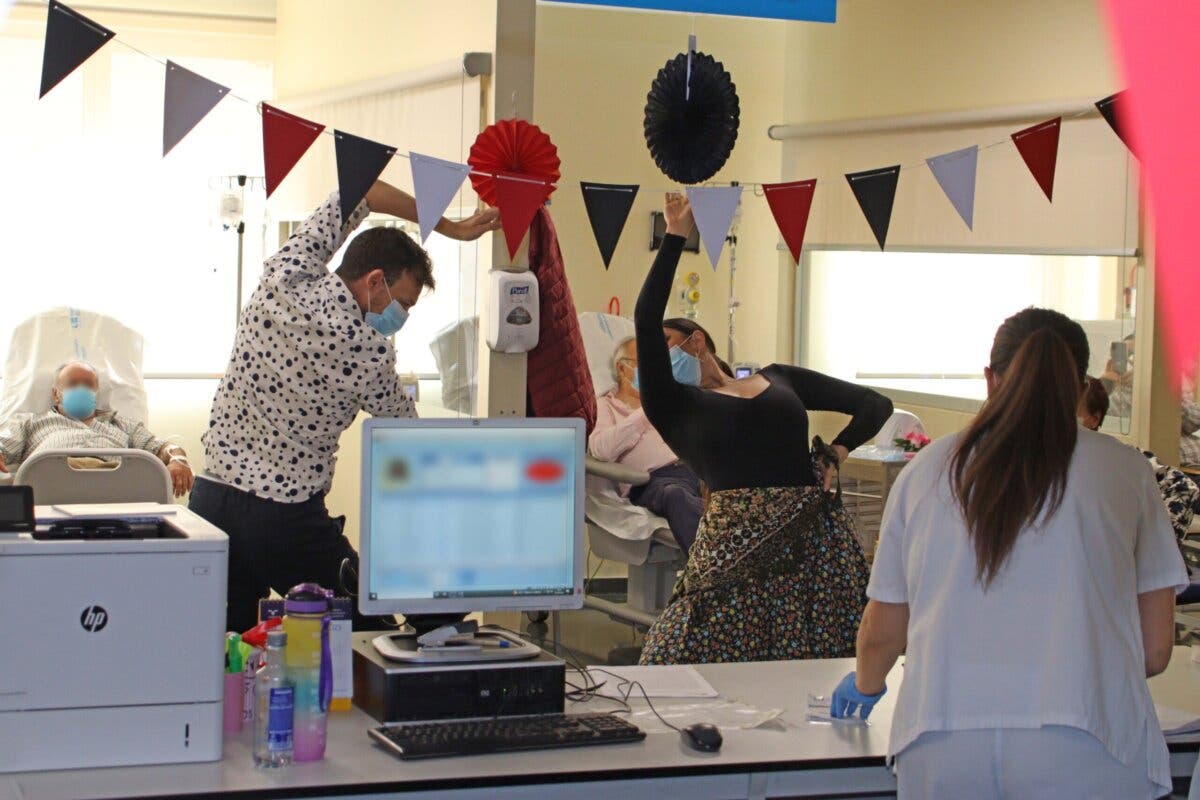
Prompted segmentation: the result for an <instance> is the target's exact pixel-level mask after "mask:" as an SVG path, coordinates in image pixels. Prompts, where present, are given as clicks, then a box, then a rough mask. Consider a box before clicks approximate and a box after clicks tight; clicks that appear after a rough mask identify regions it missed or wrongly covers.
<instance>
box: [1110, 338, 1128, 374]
mask: <svg viewBox="0 0 1200 800" xmlns="http://www.w3.org/2000/svg"><path fill="white" fill-rule="evenodd" d="M1108 358H1109V360H1110V361H1111V362H1112V369H1113V372H1115V373H1117V374H1118V375H1123V374H1124V373H1126V372H1128V371H1129V345H1128V344H1126V343H1125V342H1113V343H1112V344H1110V345H1109V347H1108Z"/></svg>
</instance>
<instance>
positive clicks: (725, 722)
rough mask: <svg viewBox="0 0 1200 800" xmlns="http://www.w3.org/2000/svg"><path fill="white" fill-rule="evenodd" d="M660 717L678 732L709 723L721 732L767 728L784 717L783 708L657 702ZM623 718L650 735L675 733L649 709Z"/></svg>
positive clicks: (641, 708)
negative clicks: (698, 724)
mask: <svg viewBox="0 0 1200 800" xmlns="http://www.w3.org/2000/svg"><path fill="white" fill-rule="evenodd" d="M654 708H655V709H656V710H657V711H658V714H659V716H661V717H662V718H663V719H665V720H666V721H667V722H669V723H671V724H672V725H674V726H675V727H677V728H684V727H687V726H688V725H694V724H696V723H698V722H709V723H712V724H713V725H716V726H717V727H718V728H721V729H723V730H725V729H740V730H750V729H751V728H757V727H759V726H760V725H765V724H766V723H768V722H770V721H771V720H773V719H775V718H777V717H778V716H779V715H780V714H782V713H783V709H782V708H766V709H762V708H755V707H754V706H749V705H746V704H745V703H739V702H736V701H733V700H722V701H719V702H711V701H710V702H707V703H665V702H662V701H656V702H655V703H654ZM621 716H623V717H625V718H626V719H628V720H629V721H630V722H632V723H633V724H634V725H637V726H638V727H639V728H641V729H642V730H644V731H645V732H646V733H675V731H673V730H671V729H670V728H668V727H667V726H666V725H664V724H663V723H662V721H661V720H660V719H659V718H658V717H657V716H655V715H654V712H653V711H651V710H650V708H649V707H648V706H638V707H635V708H634V709H633V711H632V712H630V713H629V714H622V715H621Z"/></svg>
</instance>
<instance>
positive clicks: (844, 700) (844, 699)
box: [829, 672, 887, 719]
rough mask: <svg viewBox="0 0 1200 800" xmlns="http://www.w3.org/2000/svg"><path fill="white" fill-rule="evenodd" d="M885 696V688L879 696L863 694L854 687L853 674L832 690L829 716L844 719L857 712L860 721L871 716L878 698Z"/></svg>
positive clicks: (848, 675)
mask: <svg viewBox="0 0 1200 800" xmlns="http://www.w3.org/2000/svg"><path fill="white" fill-rule="evenodd" d="M885 694H887V686H884V687H883V691H882V692H880V693H879V694H863V693H862V692H860V691H859V690H858V688H857V687H855V685H854V673H853V672H851V673H849V674H847V675H846V677H844V678H842V682H841V683H839V684H838V685H837V688H836V689H834V690H833V699H832V700H830V702H829V714H830V716H832V717H833V718H834V719H846V718H848V717H852V716H854V712H855V711H856V710H857V711H858V716H859V717H860V718H861V719H866V718H867V717H869V716H871V711H872V710H873V709H874V708H875V704H876V703H878V702H879V698H881V697H883V696H884V695H885Z"/></svg>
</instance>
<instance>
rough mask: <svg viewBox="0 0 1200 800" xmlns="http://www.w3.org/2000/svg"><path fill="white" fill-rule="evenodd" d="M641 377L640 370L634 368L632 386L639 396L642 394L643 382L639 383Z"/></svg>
mask: <svg viewBox="0 0 1200 800" xmlns="http://www.w3.org/2000/svg"><path fill="white" fill-rule="evenodd" d="M639 377H640V376H639V375H638V370H637V367H634V368H633V380H632V381H630V384H631V385H632V386H633V390H634V391H635V392H637V393H638V394H641V392H642V383H641V381H639V380H638V378H639Z"/></svg>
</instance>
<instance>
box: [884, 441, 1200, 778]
mask: <svg viewBox="0 0 1200 800" xmlns="http://www.w3.org/2000/svg"><path fill="white" fill-rule="evenodd" d="M957 441H958V437H946V438H944V439H941V440H939V441H937V442H935V443H934V444H932V445H930V446H929V447H927V448H926V449H925V450H924V451H923V452H922V453H921V454H920V455H919V456H918V457H917V458H916V459H914V460H913V461H912V463H911V464H909V465H908V466H907V467H906V468H905V470H904V471H903V472H902V473H901V475H900V478H899V480H898V481H897V482H896V485H895V487H894V488H893V489H892V492H891V494H890V496H889V498H888V504H887V508H886V510H885V512H884V519H883V524H882V527H881V531H880V539H879V550H878V553H877V555H876V557H875V562H874V566H873V570H872V574H871V582H870V586H869V587H868V589H867V594H868V595H869V596H870V597H871V598H872V599H874V600H878V601H881V602H885V603H907V604H908V606H909V623H908V649H907V653H906V655H905V659H904V682H903V684H902V685H901V687H900V692H899V695H898V697H897V700H896V712H895V715H894V717H893V720H892V731H891V742H890V745H889V747H888V756H889V758H891V757H895V756H897V754H899V757H898V758H897V773H898V776H899V782H900V788H901V796H902V797H903V796H905V793H904V792H905V788H906V783H907V785H908V789H909V792H910V794H911V795H912V796H931V797H941V796H954V795H957V796H960V797H967V796H970V797H978V798H984V797H1018V796H1020V797H1029V796H1034V795H1031V794H1030V793H1029V792H1030V787H1032V786H1044V787H1045V788H1046V789H1047V790H1057V791H1058V792H1059V793H1060V794H1058V795H1056V796H1062V797H1082V796H1088V797H1092V796H1095V797H1120V798H1122V800H1132V798H1135V797H1139V796H1141V797H1147V798H1150V797H1156V796H1159V795H1162V794H1165V793H1166V792H1167V791H1169V789H1170V786H1171V777H1170V767H1169V764H1168V757H1167V748H1166V743H1165V741H1164V739H1163V735H1162V732H1161V730H1160V728H1159V724H1158V719H1157V717H1156V716H1155V713H1154V705H1153V703H1152V702H1151V699H1150V693H1149V690H1148V689H1147V686H1146V681H1145V656H1144V652H1143V645H1142V635H1141V625H1140V618H1139V615H1138V605H1137V596H1138V595H1139V594H1141V593H1144V592H1150V591H1153V590H1155V589H1162V588H1165V587H1175V588H1176V589H1179V588H1182V587H1183V586H1185V585H1186V584H1187V582H1188V575H1187V571H1186V570H1185V569H1184V564H1183V559H1182V557H1181V556H1180V554H1179V549H1178V547H1177V545H1176V543H1175V536H1174V533H1173V532H1172V530H1171V525H1170V522H1169V520H1168V519H1167V515H1166V512H1165V510H1164V509H1163V504H1162V500H1161V498H1160V496H1159V493H1158V488H1157V486H1156V485H1155V483H1154V475H1153V474H1152V472H1151V471H1150V469H1149V468H1148V467H1147V464H1146V460H1145V459H1144V458H1143V457H1142V456H1141V455H1140V454H1139V453H1138V452H1137V451H1136V450H1134V449H1133V448H1130V447H1126V446H1125V445H1123V444H1121V443H1119V442H1117V441H1116V440H1115V439H1112V438H1110V437H1108V436H1105V435H1103V434H1098V433H1094V432H1092V431H1088V430H1085V429H1083V428H1080V430H1079V440H1078V444H1077V445H1076V448H1075V452H1074V454H1073V456H1072V458H1071V465H1070V469H1069V472H1068V478H1067V485H1066V490H1065V493H1064V496H1063V500H1062V505H1061V507H1060V508H1059V509H1058V511H1057V512H1056V513H1055V514H1054V515H1053V516H1051V517H1049V518H1048V519H1047V518H1046V517H1045V515H1044V514H1043V518H1042V519H1041V520H1039V523H1038V525H1037V526H1035V527H1032V528H1028V529H1026V530H1023V531H1022V532H1021V534H1020V536H1019V538H1018V539H1017V542H1016V544H1015V546H1014V547H1013V550H1012V554H1011V556H1010V558H1009V560H1008V561H1007V562H1006V563H1005V565H1004V566H1003V567H1002V568H1001V570H1000V572H999V573H998V574H997V576H996V578H995V580H994V581H993V582H992V584H991V586H990V587H989V588H988V589H987V591H984V589H983V587H982V586H981V584H980V582H979V581H978V580H977V579H976V566H975V552H974V548H973V547H972V545H971V542H970V541H969V539H968V537H967V530H966V527H965V525H964V523H963V520H962V515H961V513H960V511H959V510H958V505H957V503H956V501H955V499H954V497H953V495H952V493H951V490H950V483H949V476H948V469H949V460H950V458H951V457H952V455H953V453H954V448H955V446H956V444H957ZM1051 726H1057V727H1051ZM1009 729H1020V730H1024V731H1026V732H1028V733H1023V734H1020V735H1017V734H1016V732H1015V731H1014V732H1013V735H1010V736H1009V737H1008V738H1007V740H1006V739H1005V738H1004V735H1003V734H1004V732H1005V731H1007V730H1009ZM1064 729H1077V731H1083V732H1086V733H1087V734H1090V737H1093V738H1094V739H1095V741H1096V743H1098V744H1099V746H1098V747H1093V748H1092V749H1091V750H1089V749H1088V740H1087V737H1083V738H1084V740H1083V741H1080V740H1079V737H1078V734H1077V732H1074V731H1070V730H1064ZM1034 730H1037V731H1040V732H1039V733H1038V734H1037V736H1038V737H1041V738H1040V740H1039V741H1034V742H1030V741H1029V739H1030V738H1031V736H1032V735H1033V734H1032V732H1033V731H1034ZM989 731H991V732H996V731H999V732H1000V733H998V734H996V735H994V736H992V735H988V734H987V733H984V734H981V733H980V732H989ZM937 732H950V735H949V736H943V735H939V734H937ZM955 732H973V733H970V734H963V735H956V733H955ZM924 734H931V735H930V736H928V737H925V738H922V737H923V735H924ZM918 739H921V742H919V743H918ZM915 743H916V744H918V746H915V747H914V744H915ZM1006 745H1007V746H1006ZM910 747H912V752H911V754H909V753H907V751H908V749H909V748H910ZM1089 753H1090V755H1089ZM972 754H973V755H972ZM909 755H911V756H912V759H913V760H912V761H911V762H909V761H907V760H906V759H907V758H908V756H909ZM1109 762H1117V763H1115V764H1114V763H1109ZM908 766H912V767H913V770H912V771H911V773H910V774H909V776H908V777H909V778H912V779H913V780H909V781H906V780H905V779H906V767H908ZM1089 770H1090V771H1091V774H1095V775H1097V776H1107V777H1104V779H1103V780H1102V782H1101V783H1100V785H1101V787H1104V786H1108V787H1109V788H1110V789H1111V791H1109V792H1108V793H1101V794H1080V789H1081V788H1082V784H1081V781H1082V780H1083V778H1082V777H1081V776H1082V775H1084V774H1085V773H1089ZM916 773H922V774H921V775H917V774H916ZM1117 775H1124V778H1125V783H1121V782H1120V781H1118V780H1117V778H1116V777H1114V776H1117ZM1014 776H1016V777H1019V778H1021V781H1022V782H1021V783H1020V784H1019V785H1018V784H1015V783H1012V782H1011V781H1010V779H1011V778H1013V777H1014ZM918 777H919V778H921V780H920V781H919V782H914V781H915V779H916V778H918ZM964 780H966V781H969V782H968V783H963V782H962V781H964ZM1154 787H1157V789H1156V788H1154Z"/></svg>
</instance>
